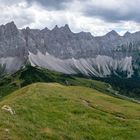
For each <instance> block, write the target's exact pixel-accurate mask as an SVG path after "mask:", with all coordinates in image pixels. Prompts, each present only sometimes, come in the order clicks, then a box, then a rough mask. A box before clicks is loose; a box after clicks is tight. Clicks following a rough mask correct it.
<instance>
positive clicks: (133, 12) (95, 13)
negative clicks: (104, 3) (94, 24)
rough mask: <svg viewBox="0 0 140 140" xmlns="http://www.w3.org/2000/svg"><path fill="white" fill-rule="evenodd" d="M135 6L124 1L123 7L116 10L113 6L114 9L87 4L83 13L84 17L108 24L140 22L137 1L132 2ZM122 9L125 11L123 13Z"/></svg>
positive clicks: (139, 10)
mask: <svg viewBox="0 0 140 140" xmlns="http://www.w3.org/2000/svg"><path fill="white" fill-rule="evenodd" d="M133 2H134V3H135V4H133V5H132V6H131V4H129V1H126V0H124V5H121V6H120V8H118V9H117V8H116V7H115V5H114V8H106V7H100V6H95V5H94V4H93V5H92V3H91V5H89V4H87V5H86V7H85V10H84V11H83V13H84V14H85V16H89V17H99V18H101V19H103V20H105V21H108V22H114V23H115V22H121V21H135V22H138V23H139V22H140V9H139V4H140V1H139V3H137V0H133ZM124 9H127V10H126V11H125V12H124Z"/></svg>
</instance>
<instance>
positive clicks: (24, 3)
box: [0, 0, 140, 35]
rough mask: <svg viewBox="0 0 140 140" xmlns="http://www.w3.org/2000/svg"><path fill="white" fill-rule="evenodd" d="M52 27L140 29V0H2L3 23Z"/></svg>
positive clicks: (95, 32) (100, 30) (102, 31)
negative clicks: (11, 22) (12, 22)
mask: <svg viewBox="0 0 140 140" xmlns="http://www.w3.org/2000/svg"><path fill="white" fill-rule="evenodd" d="M10 21H14V22H15V23H16V25H17V26H18V28H24V27H27V26H29V27H30V28H39V29H42V28H45V27H48V28H49V29H52V28H53V27H54V26H55V25H56V24H57V25H58V26H64V25H65V24H69V26H70V28H71V30H72V31H73V32H80V31H86V32H91V33H92V34H93V35H104V34H105V33H107V32H108V31H110V30H116V31H117V32H118V33H120V34H121V35H122V34H123V33H124V32H126V31H130V32H135V31H138V30H140V0H0V24H5V23H7V22H10Z"/></svg>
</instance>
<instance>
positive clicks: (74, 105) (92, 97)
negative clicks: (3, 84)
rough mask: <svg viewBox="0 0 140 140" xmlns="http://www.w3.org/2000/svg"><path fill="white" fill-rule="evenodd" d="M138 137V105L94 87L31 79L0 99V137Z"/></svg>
mask: <svg viewBox="0 0 140 140" xmlns="http://www.w3.org/2000/svg"><path fill="white" fill-rule="evenodd" d="M83 84H84V83H83ZM97 85H99V84H97ZM95 86H96V85H95ZM101 87H103V85H102V86H101ZM96 88H97V86H96ZM4 105H9V106H10V107H11V108H12V109H13V110H14V111H15V115H11V114H10V113H9V112H7V111H5V110H2V109H1V108H2V107H3V106H4ZM139 139H140V105H139V104H138V103H134V102H131V101H127V100H123V99H119V98H115V97H113V96H110V95H107V94H103V93H102V92H101V91H97V90H96V89H92V88H88V87H82V86H76V85H75V86H65V85H62V84H58V83H35V84H31V85H28V86H25V87H23V88H21V89H19V90H16V91H15V92H13V93H11V94H9V95H7V96H4V97H3V98H2V99H1V101H0V140H139Z"/></svg>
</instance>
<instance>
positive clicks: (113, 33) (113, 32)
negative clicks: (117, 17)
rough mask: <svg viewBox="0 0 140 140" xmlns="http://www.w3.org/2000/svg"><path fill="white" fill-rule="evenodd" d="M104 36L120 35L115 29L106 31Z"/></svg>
mask: <svg viewBox="0 0 140 140" xmlns="http://www.w3.org/2000/svg"><path fill="white" fill-rule="evenodd" d="M105 36H109V37H110V36H113V37H118V36H120V35H119V34H118V33H117V32H116V31H115V30H112V31H110V32H108V33H107V34H106V35H105Z"/></svg>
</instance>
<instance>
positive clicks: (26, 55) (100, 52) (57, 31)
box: [0, 22, 140, 77]
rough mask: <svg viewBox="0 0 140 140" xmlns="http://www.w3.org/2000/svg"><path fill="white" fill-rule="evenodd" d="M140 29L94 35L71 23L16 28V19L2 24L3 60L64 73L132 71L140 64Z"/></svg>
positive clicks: (0, 57) (0, 45) (11, 66)
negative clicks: (78, 29)
mask: <svg viewBox="0 0 140 140" xmlns="http://www.w3.org/2000/svg"><path fill="white" fill-rule="evenodd" d="M139 54H140V32H136V33H133V34H131V33H129V32H127V33H126V34H125V35H124V36H120V35H119V34H117V33H116V32H115V31H111V32H109V33H107V34H106V35H104V36H100V37H94V36H92V35H91V34H90V33H87V32H80V33H73V32H71V30H70V28H69V26H68V25H65V26H64V27H61V28H59V27H58V26H55V27H54V29H52V30H49V29H48V28H45V29H43V30H39V29H30V28H29V27H27V28H26V29H22V30H19V29H17V27H16V25H15V24H14V22H11V23H8V24H6V25H1V26H0V64H1V65H5V64H6V70H7V71H8V72H15V71H17V70H18V69H20V67H21V66H24V65H25V63H26V62H27V61H29V62H30V63H31V64H32V65H38V66H40V67H45V68H48V69H53V70H56V71H60V72H64V73H69V74H71V73H83V74H85V75H93V76H99V77H106V76H108V75H111V74H112V73H113V74H116V75H119V74H120V73H123V72H124V73H125V74H126V76H127V77H131V76H132V75H133V72H134V69H135V68H136V69H139V64H140V55H139Z"/></svg>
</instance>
